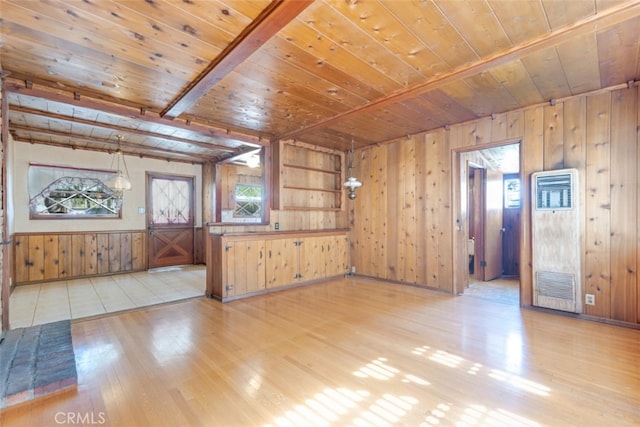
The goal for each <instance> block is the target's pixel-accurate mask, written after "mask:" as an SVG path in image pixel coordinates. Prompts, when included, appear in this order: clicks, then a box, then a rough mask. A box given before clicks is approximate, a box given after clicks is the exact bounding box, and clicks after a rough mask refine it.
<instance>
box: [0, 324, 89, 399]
mask: <svg viewBox="0 0 640 427" xmlns="http://www.w3.org/2000/svg"><path fill="white" fill-rule="evenodd" d="M77 384H78V374H77V371H76V362H75V354H74V352H73V343H72V339H71V324H70V322H69V321H68V320H63V321H60V322H54V323H47V324H44V325H38V326H32V327H29V328H19V329H13V330H10V331H7V333H6V334H5V336H4V337H2V342H1V343H0V386H1V390H0V408H6V407H7V406H12V405H16V404H18V403H22V402H26V401H28V400H31V399H35V398H37V397H41V396H45V395H47V394H50V393H53V392H56V391H59V390H63V389H66V388H69V387H75V386H76V385H77Z"/></svg>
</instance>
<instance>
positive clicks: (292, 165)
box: [283, 163, 342, 175]
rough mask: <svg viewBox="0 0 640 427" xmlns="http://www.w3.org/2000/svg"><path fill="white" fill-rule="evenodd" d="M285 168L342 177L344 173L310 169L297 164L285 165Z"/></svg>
mask: <svg viewBox="0 0 640 427" xmlns="http://www.w3.org/2000/svg"><path fill="white" fill-rule="evenodd" d="M283 166H284V167H286V168H293V169H300V170H306V171H312V172H320V173H330V174H334V175H340V174H341V173H342V171H339V170H338V171H336V170H328V169H320V168H313V167H309V166H301V165H296V164H293V163H284V164H283Z"/></svg>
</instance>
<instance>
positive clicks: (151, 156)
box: [12, 134, 206, 164]
mask: <svg viewBox="0 0 640 427" xmlns="http://www.w3.org/2000/svg"><path fill="white" fill-rule="evenodd" d="M12 137H13V140H14V141H16V142H22V143H27V144H42V145H50V146H52V147H62V148H67V149H72V150H86V151H97V152H99V153H105V151H104V150H101V149H99V148H94V147H83V146H79V145H69V144H65V143H63V142H53V141H45V140H42V139H34V138H23V137H20V136H18V135H16V134H12ZM122 153H123V154H126V155H128V156H134V157H146V158H148V159H156V160H164V161H167V162H169V161H171V162H182V163H191V164H194V163H203V162H204V161H205V160H206V159H197V160H194V159H192V158H186V159H184V158H171V159H169V158H167V156H156V155H154V154H139V153H131V152H129V153H127V152H126V151H125V150H122Z"/></svg>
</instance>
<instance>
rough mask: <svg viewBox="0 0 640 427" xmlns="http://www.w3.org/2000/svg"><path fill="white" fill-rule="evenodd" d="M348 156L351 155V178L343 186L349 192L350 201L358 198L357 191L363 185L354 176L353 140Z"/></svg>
mask: <svg viewBox="0 0 640 427" xmlns="http://www.w3.org/2000/svg"><path fill="white" fill-rule="evenodd" d="M348 154H349V178H348V179H347V182H345V183H344V184H343V186H344V187H345V188H347V189H348V190H349V199H350V200H353V199H355V198H356V189H357V188H359V187H362V183H361V182H360V181H358V179H357V178H355V177H354V176H353V156H354V149H353V138H351V150H350V151H349V153H348Z"/></svg>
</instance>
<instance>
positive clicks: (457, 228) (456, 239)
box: [450, 138, 527, 307]
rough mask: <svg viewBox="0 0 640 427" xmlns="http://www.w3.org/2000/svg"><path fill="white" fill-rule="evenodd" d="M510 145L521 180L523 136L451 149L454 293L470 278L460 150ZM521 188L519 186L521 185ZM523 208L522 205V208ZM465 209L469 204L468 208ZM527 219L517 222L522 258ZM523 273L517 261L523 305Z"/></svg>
mask: <svg viewBox="0 0 640 427" xmlns="http://www.w3.org/2000/svg"><path fill="white" fill-rule="evenodd" d="M512 144H518V154H519V155H518V162H519V172H518V176H519V177H520V182H521V183H522V182H523V177H522V171H523V170H524V167H523V166H524V165H523V159H522V145H523V139H522V138H516V139H509V140H504V141H497V142H492V143H487V144H483V145H481V146H470V147H464V148H453V149H452V150H451V171H452V172H453V173H452V174H451V181H450V183H451V188H452V191H451V197H452V200H451V204H452V209H451V213H452V216H453V217H452V224H453V229H452V230H451V236H452V240H453V242H452V245H451V247H452V254H451V255H452V260H453V271H452V273H453V277H452V279H453V294H454V295H461V294H462V293H464V290H465V288H466V287H467V285H468V281H469V268H468V263H467V262H465V260H468V259H469V252H468V250H467V236H468V230H467V225H466V224H467V222H468V217H469V215H468V212H463V210H462V208H463V206H466V205H467V203H466V201H465V202H464V203H463V202H462V197H463V196H464V197H465V198H466V197H467V191H468V189H467V185H468V178H467V179H466V180H464V181H463V179H462V173H463V171H464V173H465V175H466V174H467V173H468V171H467V170H466V168H464V169H463V166H464V165H462V156H461V155H462V154H463V153H468V152H471V151H482V150H485V149H488V148H493V147H500V146H503V145H512ZM463 184H464V188H462V185H463ZM521 188H522V186H521ZM522 201H523V198H521V202H520V203H521V204H522ZM521 209H522V207H521ZM467 210H468V207H467ZM526 225H527V224H526V221H522V220H521V221H520V236H519V241H520V254H519V258H520V259H523V255H524V253H523V250H524V249H523V248H524V245H523V243H522V236H524V231H525V230H524V227H525V226H526ZM522 274H523V266H522V263H520V266H519V273H518V275H519V277H520V280H519V283H520V292H519V294H520V306H521V307H523V306H524V304H523V301H522V298H523V292H522Z"/></svg>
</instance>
